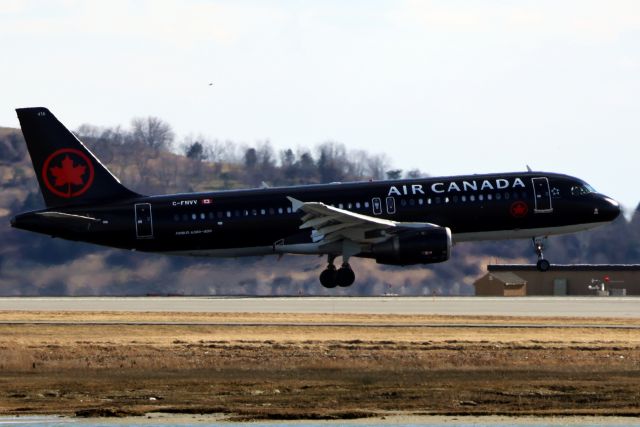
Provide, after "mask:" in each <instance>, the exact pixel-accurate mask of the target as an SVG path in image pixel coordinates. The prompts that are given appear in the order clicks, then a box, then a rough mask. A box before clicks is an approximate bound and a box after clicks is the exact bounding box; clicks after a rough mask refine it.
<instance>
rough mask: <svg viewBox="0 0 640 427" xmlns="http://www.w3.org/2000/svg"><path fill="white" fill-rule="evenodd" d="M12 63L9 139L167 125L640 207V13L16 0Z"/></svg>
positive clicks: (406, 4) (562, 6)
mask: <svg viewBox="0 0 640 427" xmlns="http://www.w3.org/2000/svg"><path fill="white" fill-rule="evenodd" d="M0 48H1V52H2V57H3V60H2V63H1V64H2V65H1V66H0V77H1V78H0V99H1V100H2V103H1V104H0V126H14V127H17V126H18V120H17V118H16V116H15V112H14V111H13V109H14V108H16V107H25V106H46V107H49V108H50V109H51V110H52V111H53V112H54V114H56V115H57V116H58V118H59V119H61V120H62V121H63V122H64V123H66V124H67V125H68V126H69V127H71V128H76V127H77V126H79V125H80V124H83V123H90V124H94V125H99V126H113V125H118V124H121V125H125V126H128V124H129V122H130V120H131V118H133V117H136V116H147V115H154V116H158V117H161V118H162V119H164V120H166V121H167V122H169V123H170V124H171V125H172V126H173V127H174V129H175V131H176V133H177V135H178V137H183V136H186V135H187V134H189V133H195V134H197V133H202V134H204V135H206V136H209V137H211V138H219V139H231V140H234V141H236V142H242V143H248V144H251V143H254V142H256V141H258V140H264V139H266V138H268V139H269V140H270V141H271V142H272V144H273V145H274V147H275V148H276V149H280V148H285V147H292V148H295V147H297V146H303V147H313V146H315V145H316V144H317V143H320V142H323V141H327V140H334V141H339V142H342V143H344V144H346V145H347V147H349V148H353V149H366V150H368V151H370V152H371V153H382V152H384V153H387V154H388V155H389V156H390V157H391V159H392V160H393V164H394V166H395V167H397V168H403V169H405V170H408V169H411V168H420V169H421V170H423V171H425V172H427V173H429V174H431V175H450V174H466V173H483V172H499V171H513V170H524V169H525V165H527V164H528V165H530V166H531V167H532V168H534V169H536V170H547V171H554V172H563V173H568V174H571V175H576V176H578V177H581V178H583V179H585V180H586V181H587V182H589V183H591V184H592V185H593V186H594V187H596V189H598V190H599V191H601V192H603V193H606V194H608V195H610V196H612V197H614V198H617V199H618V200H620V201H621V202H622V203H623V204H624V205H625V206H626V207H627V208H635V206H636V204H637V203H638V201H640V191H638V189H637V187H638V184H639V182H640V172H639V170H640V159H639V158H638V157H639V156H638V154H639V153H640V149H639V148H638V144H640V1H615V0H607V1H588V0H575V1H562V0H552V1H515V0H514V1H504V0H503V1H456V0H449V1H371V0H367V1H345V0H342V1H327V0H323V1H315V2H314V1H302V0H300V1H187V0H182V1H161V0H153V1H151V0H149V1H145V0H128V1H127V0H122V1H117V0H116V1H104V2H99V1H73V0H68V1H62V0H61V1H44V0H42V1H3V2H2V4H1V5H0ZM210 82H213V86H209V83H210Z"/></svg>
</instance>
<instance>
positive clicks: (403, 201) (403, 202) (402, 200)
mask: <svg viewBox="0 0 640 427" xmlns="http://www.w3.org/2000/svg"><path fill="white" fill-rule="evenodd" d="M400 206H403V207H404V206H407V201H406V200H405V199H400Z"/></svg>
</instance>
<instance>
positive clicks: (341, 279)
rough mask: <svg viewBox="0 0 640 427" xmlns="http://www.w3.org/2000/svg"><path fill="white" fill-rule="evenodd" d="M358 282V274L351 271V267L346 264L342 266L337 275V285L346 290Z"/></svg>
mask: <svg viewBox="0 0 640 427" xmlns="http://www.w3.org/2000/svg"><path fill="white" fill-rule="evenodd" d="M355 280H356V274H355V273H354V272H353V270H352V269H351V266H350V265H349V264H347V263H346V262H345V263H344V264H342V267H340V269H338V271H337V273H336V284H337V285H338V286H340V287H343V288H346V287H347V286H351V285H353V282H355Z"/></svg>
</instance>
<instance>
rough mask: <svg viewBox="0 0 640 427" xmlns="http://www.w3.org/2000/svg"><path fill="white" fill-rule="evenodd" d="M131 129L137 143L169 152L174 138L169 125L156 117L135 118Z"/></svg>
mask: <svg viewBox="0 0 640 427" xmlns="http://www.w3.org/2000/svg"><path fill="white" fill-rule="evenodd" d="M131 129H132V134H133V138H134V139H135V140H136V141H137V142H140V143H142V144H143V145H145V146H147V147H150V148H152V149H154V150H169V149H170V148H171V145H172V144H173V140H174V138H175V134H174V133H173V129H171V125H169V123H167V122H165V121H164V120H162V119H159V118H158V117H153V116H149V117H145V118H135V119H133V120H132V121H131Z"/></svg>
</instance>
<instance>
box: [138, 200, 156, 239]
mask: <svg viewBox="0 0 640 427" xmlns="http://www.w3.org/2000/svg"><path fill="white" fill-rule="evenodd" d="M135 221H136V237H137V238H138V239H152V238H153V217H152V216H151V203H137V204H136V205H135Z"/></svg>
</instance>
